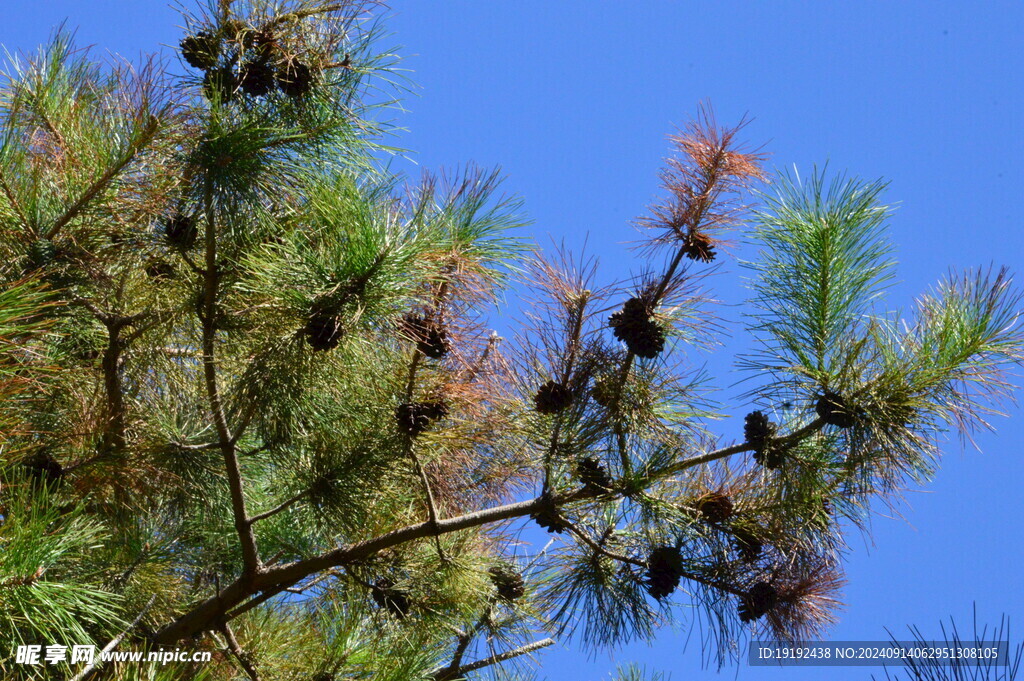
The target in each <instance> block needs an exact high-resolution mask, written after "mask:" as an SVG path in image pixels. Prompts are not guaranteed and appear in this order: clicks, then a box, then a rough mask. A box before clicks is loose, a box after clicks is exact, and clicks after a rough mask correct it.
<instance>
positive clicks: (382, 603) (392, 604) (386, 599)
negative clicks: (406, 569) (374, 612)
mask: <svg viewBox="0 0 1024 681" xmlns="http://www.w3.org/2000/svg"><path fill="white" fill-rule="evenodd" d="M370 595H371V596H373V600H374V602H375V603H376V604H377V607H378V608H383V609H385V610H387V611H388V612H389V613H391V614H392V615H394V616H395V617H397V618H398V619H403V618H404V617H405V616H406V615H408V614H409V608H410V607H411V603H410V602H409V594H408V593H407V592H406V591H405V590H403V589H398V588H396V587H395V583H394V582H392V581H391V580H390V579H388V578H387V577H382V578H380V579H378V580H377V581H376V582H374V584H373V589H372V590H371V591H370Z"/></svg>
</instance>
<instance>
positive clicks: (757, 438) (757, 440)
mask: <svg viewBox="0 0 1024 681" xmlns="http://www.w3.org/2000/svg"><path fill="white" fill-rule="evenodd" d="M774 434H775V424H773V423H772V422H771V421H769V420H768V417H767V416H765V415H764V414H763V413H762V412H760V411H752V412H750V413H749V414H747V415H746V417H744V419H743V437H744V438H745V439H746V441H747V442H749V443H750V444H752V445H754V447H755V448H757V449H761V448H762V447H763V446H764V444H765V442H767V441H768V439H770V438H771V437H772V436H773V435H774Z"/></svg>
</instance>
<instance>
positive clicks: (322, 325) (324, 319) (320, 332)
mask: <svg viewBox="0 0 1024 681" xmlns="http://www.w3.org/2000/svg"><path fill="white" fill-rule="evenodd" d="M303 333H305V334H306V341H308V342H309V344H310V345H311V346H313V349H314V350H317V351H320V352H324V351H327V350H333V349H334V348H336V347H338V343H340V342H341V337H342V335H344V329H343V328H342V326H341V321H340V320H339V319H338V318H337V317H335V316H333V315H330V314H327V313H326V312H315V313H313V314H312V315H310V317H309V320H308V321H307V322H306V326H305V328H304V329H303Z"/></svg>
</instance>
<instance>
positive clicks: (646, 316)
mask: <svg viewBox="0 0 1024 681" xmlns="http://www.w3.org/2000/svg"><path fill="white" fill-rule="evenodd" d="M608 326H610V327H611V328H612V331H613V333H614V334H615V337H616V338H618V339H619V340H620V341H622V342H623V343H625V344H626V347H627V348H629V350H630V352H632V353H633V354H635V355H636V356H637V357H643V358H645V359H653V358H654V357H657V356H658V355H659V354H660V353H661V351H662V350H664V349H665V331H664V330H663V329H662V328H661V325H660V324H658V323H657V322H655V321H654V320H653V319H651V312H650V310H649V309H648V306H647V303H646V302H644V300H643V299H642V298H637V297H633V298H630V299H629V300H627V301H626V303H625V305H623V306H622V310H620V311H619V312H616V313H614V314H613V315H612V316H611V317H609V318H608Z"/></svg>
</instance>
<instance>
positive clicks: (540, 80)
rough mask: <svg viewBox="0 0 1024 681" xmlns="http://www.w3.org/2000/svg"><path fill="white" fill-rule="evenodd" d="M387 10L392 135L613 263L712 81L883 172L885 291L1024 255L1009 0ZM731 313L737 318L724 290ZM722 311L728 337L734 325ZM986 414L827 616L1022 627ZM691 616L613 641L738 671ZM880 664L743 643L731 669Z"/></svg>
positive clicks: (51, 3) (850, 625)
mask: <svg viewBox="0 0 1024 681" xmlns="http://www.w3.org/2000/svg"><path fill="white" fill-rule="evenodd" d="M8 5H9V6H7V7H5V12H4V21H3V23H2V25H0V42H2V43H4V44H5V45H6V46H7V47H8V48H26V47H32V46H35V45H36V44H38V43H40V42H41V41H44V40H45V38H46V36H47V34H48V33H49V31H50V29H51V28H52V27H53V26H54V25H56V24H57V23H59V22H60V21H62V20H63V19H64V18H68V23H69V25H70V26H72V27H75V26H77V27H78V35H79V41H80V43H83V44H89V43H91V44H95V45H97V46H98V47H100V48H103V49H108V50H110V51H113V52H119V53H121V54H124V55H126V56H135V55H137V54H139V53H140V52H144V51H151V50H154V49H157V48H158V46H159V45H160V44H164V45H173V44H176V43H177V41H178V39H179V37H180V33H179V30H178V29H177V28H175V26H176V24H178V23H180V21H179V17H178V15H177V14H176V13H175V11H174V10H173V9H171V8H169V7H166V6H164V4H163V3H162V2H160V1H159V0H107V1H101V0H89V1H86V2H81V1H80V0H46V1H45V2H36V3H8ZM391 13H392V15H393V16H392V19H391V20H390V21H389V22H388V26H389V28H390V30H391V31H392V33H393V38H392V40H391V42H392V43H393V44H394V45H396V46H403V47H402V49H401V54H403V55H404V56H405V57H406V62H405V66H406V67H407V68H409V69H412V71H413V72H412V73H411V74H410V75H411V77H412V79H413V80H414V81H415V82H416V83H417V84H418V86H419V87H420V90H419V93H418V96H417V97H410V98H408V99H407V100H406V108H407V109H408V111H407V112H406V113H404V114H402V115H401V117H400V121H401V123H402V124H403V125H405V126H406V127H407V128H408V129H409V134H407V135H406V136H405V137H404V138H403V139H402V140H401V144H402V145H403V146H405V147H407V148H409V149H412V150H415V151H416V152H417V153H416V155H415V160H416V162H417V163H419V164H420V165H422V166H424V167H427V168H433V169H436V168H440V167H452V166H456V165H459V164H462V163H464V162H466V161H475V162H477V163H479V164H481V165H484V166H495V165H500V166H501V167H502V168H503V169H504V173H505V175H506V176H507V178H508V179H507V183H506V188H507V189H508V190H509V191H511V192H515V193H518V194H520V195H522V197H523V198H524V199H525V201H526V208H527V211H528V214H529V216H530V217H531V218H532V219H533V221H534V226H533V227H532V228H531V231H532V233H533V234H534V235H535V238H536V239H537V240H538V241H539V242H541V243H550V241H549V240H548V235H550V236H551V237H552V238H553V239H555V240H556V241H560V240H562V239H564V240H565V241H566V243H568V244H569V245H573V246H576V247H578V246H580V245H582V243H583V241H584V238H585V237H586V235H587V234H589V246H588V250H589V251H590V252H591V253H593V254H596V255H598V256H600V257H601V258H602V260H603V263H604V272H605V276H606V277H607V280H612V279H616V278H620V277H623V276H626V275H628V274H629V273H630V271H631V270H630V267H631V266H632V268H633V271H635V270H637V269H639V263H638V262H636V261H632V262H631V261H630V258H631V257H632V256H631V255H630V254H629V252H628V251H626V250H625V248H624V246H623V245H622V242H624V241H627V240H631V239H633V238H635V234H634V233H633V232H631V229H630V226H629V225H630V221H631V219H632V218H634V217H636V216H637V215H639V214H640V213H642V211H643V208H644V206H645V205H647V204H648V203H649V202H650V201H651V200H652V199H653V198H655V196H656V191H657V183H656V172H657V170H658V167H659V165H660V159H661V157H662V155H663V154H664V153H665V152H666V151H667V145H666V142H665V139H664V136H665V134H666V133H668V132H670V131H671V130H672V125H673V123H682V122H685V120H686V119H687V118H688V117H689V116H690V115H692V114H694V113H695V111H696V107H697V104H698V102H699V101H702V100H709V101H710V102H712V104H713V105H714V107H715V109H716V111H717V113H718V117H719V119H720V121H722V122H734V121H736V120H738V119H739V118H740V117H741V116H742V115H743V114H745V113H749V114H750V115H751V116H752V117H754V122H753V123H752V124H751V125H750V126H749V127H748V128H747V131H746V137H747V139H749V140H750V141H751V142H753V143H755V144H765V145H766V147H765V149H766V150H767V151H768V152H770V153H771V156H772V163H773V164H774V165H776V166H791V165H792V164H796V165H797V166H798V167H799V168H800V169H802V170H805V171H806V170H808V169H809V168H810V166H811V165H812V164H814V163H822V162H824V161H828V162H829V164H830V166H831V167H832V168H834V169H837V170H838V169H846V170H848V171H850V172H851V173H853V174H856V175H859V176H862V177H866V178H875V177H884V178H887V179H889V180H891V186H890V189H889V191H888V194H887V199H888V200H889V201H891V202H894V203H896V202H898V203H899V208H898V210H897V211H896V213H895V215H894V217H893V219H892V221H891V227H892V235H893V239H894V240H895V243H896V246H897V255H898V258H899V261H900V278H901V282H900V283H899V284H898V285H897V286H895V287H894V288H893V289H892V292H891V295H892V297H891V301H892V306H893V307H907V306H908V305H909V303H910V301H911V300H912V298H913V296H914V295H915V294H916V293H917V292H919V291H921V290H923V289H924V288H926V287H927V286H928V285H930V284H931V283H933V282H934V281H935V280H936V279H937V278H938V277H939V276H941V275H942V274H943V273H944V272H945V271H946V269H947V267H949V266H956V267H968V266H974V265H988V264H990V263H997V264H1006V265H1009V266H1011V267H1012V268H1013V269H1014V270H1015V271H1016V272H1017V274H1018V281H1022V278H1024V267H1022V264H1024V263H1022V262H1021V261H1022V259H1024V258H1022V257H1021V254H1022V253H1024V231H1022V229H1021V224H1020V222H1021V220H1020V217H1019V214H1018V213H1016V212H1015V211H1016V210H1019V208H1018V205H1017V203H1018V201H1019V200H1020V197H1021V194H1022V192H1021V189H1022V181H1024V173H1022V170H1024V160H1022V159H1024V139H1022V133H1021V130H1022V129H1024V115H1022V107H1024V88H1022V77H1021V74H1022V73H1024V50H1022V49H1021V47H1020V36H1021V35H1024V3H1021V2H1019V0H1013V1H1009V0H1002V1H994V0H993V1H989V2H968V1H961V2H950V1H944V0H903V1H901V2H891V1H881V0H861V1H860V2H856V3H852V2H851V3H839V2H807V1H806V0H800V1H796V0H780V1H778V2H771V3H769V2H755V1H754V0H715V1H711V0H689V1H687V2H671V1H670V0H635V1H634V2H627V3H623V2H619V3H614V4H613V3H611V2H605V1H603V0H557V1H555V2H551V1H549V0H515V1H514V2H513V1H511V0H507V1H493V2H481V1H480V0H444V1H443V2H437V1H434V2H428V1H427V0H394V2H393V3H392V6H391ZM408 167H409V170H410V172H417V171H416V170H415V169H414V168H412V166H411V165H409V166H408ZM737 255H739V256H742V255H744V251H743V249H740V250H738V251H737ZM1022 283H1024V282H1022ZM714 286H715V291H716V293H717V294H718V296H719V297H720V298H721V299H722V300H723V301H726V302H727V303H730V304H739V303H741V302H742V301H743V298H744V290H743V288H742V286H741V282H740V272H739V270H738V268H737V267H735V263H729V265H728V266H727V267H725V268H724V269H723V271H722V272H721V274H719V275H718V277H717V279H716V280H715V282H714ZM723 314H724V315H725V317H726V318H727V319H730V318H731V319H733V320H737V319H738V310H736V309H730V308H725V309H723ZM732 332H733V333H734V334H735V335H737V340H736V342H737V343H742V342H743V337H742V334H741V333H740V329H739V327H738V326H736V327H733V328H732ZM732 347H733V346H730V349H732ZM700 359H701V361H707V362H708V366H709V369H710V370H711V371H712V372H713V373H720V374H723V375H725V376H726V379H725V380H723V381H722V386H723V387H726V388H727V387H728V386H729V385H730V384H732V383H733V381H734V379H735V375H734V374H729V373H728V372H730V371H731V363H730V358H729V356H728V355H727V354H726V353H721V354H719V355H709V356H707V357H705V358H700ZM728 395H729V393H728V392H726V393H725V394H724V396H723V397H728ZM729 407H735V408H736V410H737V411H739V412H740V413H742V411H743V405H732V404H730V405H729ZM994 425H995V426H996V427H997V428H998V434H997V435H990V434H981V435H980V436H979V437H978V444H979V445H980V447H981V448H982V449H983V450H984V453H978V452H976V451H973V450H971V449H968V450H967V451H966V452H962V450H961V447H960V444H959V443H958V442H957V441H956V440H955V439H954V440H952V441H950V442H949V443H948V444H947V446H946V447H945V451H946V453H947V456H946V457H945V459H944V461H943V468H942V470H941V472H940V473H939V474H938V477H937V479H936V480H935V481H934V483H932V484H931V485H929V486H928V487H927V488H926V490H925V491H923V492H918V491H914V492H910V493H908V495H907V496H908V502H909V503H908V505H907V507H905V508H904V509H903V513H904V516H905V518H904V519H891V518H887V517H883V516H881V515H880V516H878V517H876V518H875V520H874V530H875V533H874V545H873V546H868V545H867V543H866V542H865V541H864V540H863V539H862V538H861V537H859V536H853V537H851V543H852V544H853V546H854V550H853V552H852V554H851V556H850V560H849V563H848V566H847V567H848V574H847V576H848V579H849V585H848V587H847V588H846V590H845V601H846V603H847V605H846V607H845V609H844V610H843V611H842V613H841V618H842V621H841V623H840V624H839V626H838V627H836V629H835V630H834V631H833V632H832V637H833V638H834V639H839V640H878V639H884V638H886V633H885V629H886V628H887V627H888V628H890V629H893V630H904V629H905V625H907V624H915V625H918V626H920V627H921V629H922V630H923V631H924V632H925V633H926V634H934V635H935V636H938V634H939V632H938V622H939V620H943V619H947V618H948V617H949V616H951V615H952V616H955V617H956V618H957V619H958V620H959V621H960V622H961V624H963V625H965V627H966V625H967V624H968V623H969V616H970V612H971V607H972V603H973V602H977V604H978V610H979V617H980V619H982V621H989V622H992V623H996V622H997V620H998V618H999V615H1000V614H1001V613H1007V614H1009V615H1010V616H1011V617H1012V618H1013V620H1014V621H1015V622H1016V625H1017V627H1018V629H1017V631H1018V632H1019V631H1022V630H1024V590H1022V589H1021V582H1022V580H1021V577H1020V566H1021V565H1022V564H1024V548H1022V544H1024V542H1022V536H1024V532H1022V526H1021V523H1022V522H1024V520H1022V519H1024V501H1022V495H1021V494H1020V488H1021V486H1022V484H1024V453H1022V452H1021V443H1022V441H1024V419H1022V418H1021V412H1020V410H1019V409H1018V408H1015V407H1014V408H1011V409H1010V418H1008V419H1002V418H998V419H995V421H994ZM739 431H740V424H739V422H738V421H737V420H735V419H733V420H731V421H727V422H724V423H722V424H721V432H722V433H723V435H725V436H726V437H735V436H738V435H739ZM1016 639H1017V640H1018V641H1019V640H1020V635H1019V634H1018V635H1017V637H1016ZM684 640H685V633H684V632H671V631H666V632H664V635H663V636H661V637H660V639H659V641H658V643H656V644H655V645H654V646H652V647H649V648H648V647H646V646H644V647H638V648H630V649H629V650H626V651H622V652H620V653H618V654H617V655H616V656H615V657H616V659H617V660H621V661H629V660H634V661H638V662H640V663H643V664H645V665H646V666H647V667H648V668H649V669H652V670H653V669H661V670H666V671H671V672H673V677H672V678H673V679H676V681H680V680H684V679H686V680H693V679H704V678H733V677H734V676H735V675H737V670H736V669H735V668H730V669H726V670H724V671H723V672H722V673H721V674H717V673H716V672H714V671H713V670H702V669H701V667H700V663H699V656H698V654H697V652H698V649H699V637H698V638H695V640H694V641H692V642H691V644H690V648H689V650H688V651H683V650H682V646H683V642H684ZM541 659H542V660H543V662H544V668H543V675H545V676H547V677H549V678H552V679H572V680H576V679H580V680H585V679H599V678H604V677H606V672H607V671H608V670H609V669H611V667H612V666H613V662H612V661H610V660H609V658H608V657H606V656H599V657H597V658H596V659H593V660H588V659H587V658H586V657H585V656H584V655H582V654H580V653H579V652H577V651H575V650H574V649H573V648H572V647H571V645H570V646H568V647H565V648H561V649H557V650H553V651H550V652H548V653H547V654H545V655H544V656H543V657H542V658H541ZM871 673H872V669H871V668H852V669H851V668H846V669H843V668H828V669H806V670H802V669H796V670H794V669H788V670H785V671H783V670H778V669H765V668H747V667H745V666H743V667H741V668H740V669H739V670H738V678H740V679H750V680H758V681H760V680H762V679H772V680H774V679H786V680H787V681H791V680H792V681H797V680H804V679H836V680H843V679H868V678H869V677H870V674H871Z"/></svg>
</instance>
